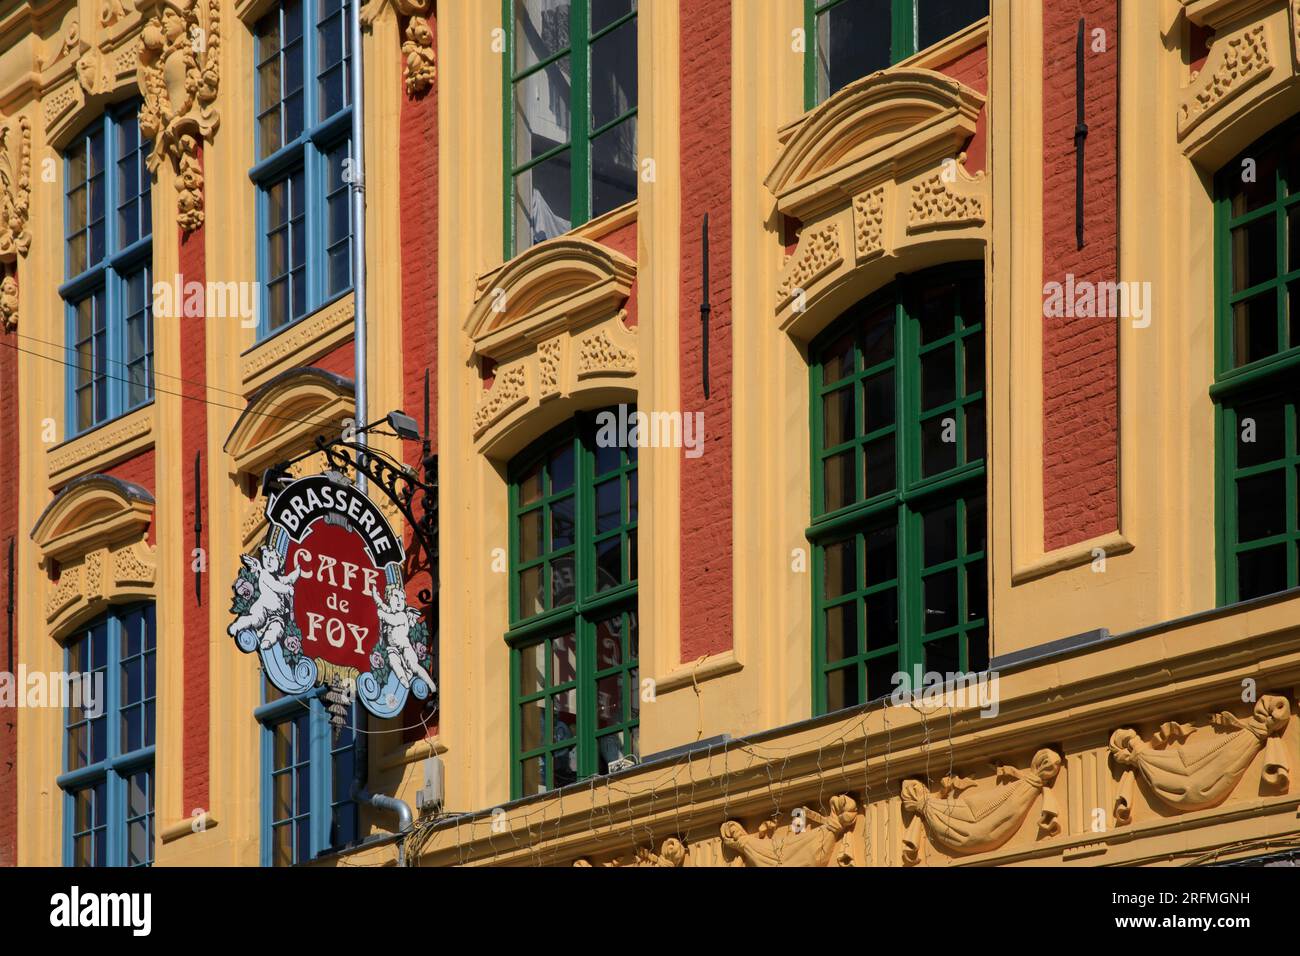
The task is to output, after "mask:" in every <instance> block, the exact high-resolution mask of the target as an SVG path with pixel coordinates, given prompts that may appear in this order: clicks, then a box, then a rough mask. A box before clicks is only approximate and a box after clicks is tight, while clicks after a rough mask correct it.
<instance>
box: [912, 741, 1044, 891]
mask: <svg viewBox="0 0 1300 956" xmlns="http://www.w3.org/2000/svg"><path fill="white" fill-rule="evenodd" d="M1060 771H1061V757H1060V755H1059V754H1057V753H1056V751H1054V750H1050V749H1047V748H1044V749H1042V750H1040V751H1038V753H1036V754H1034V758H1033V760H1032V761H1030V768H1029V769H1028V770H1017V769H1016V768H1015V767H1009V766H1002V767H998V770H997V778H996V783H995V784H994V785H993V786H991V787H990V786H982V785H977V784H976V783H975V782H974V781H972V780H970V779H968V778H966V777H944V778H943V781H942V783H941V789H940V793H939V795H938V796H935V795H934V794H931V793H930V789H929V787H927V786H926V785H925V784H924V783H923V782H922V781H920V780H905V781H903V787H902V798H903V810H904V811H905V812H907V813H910V814H912V821H911V823H910V824H909V825H908V827H907V830H906V832H905V833H904V834H903V863H904V864H905V865H906V866H915V865H916V864H917V863H918V862H920V859H921V831H922V828H924V830H925V833H926V835H927V836H928V837H929V839H930V842H931V843H932V844H934V845H935V846H938V847H940V848H942V849H944V850H946V851H948V852H950V853H956V854H963V855H969V854H972V853H983V852H985V851H987V850H996V849H997V848H998V847H1000V846H1002V845H1003V844H1005V843H1006V842H1007V841H1008V840H1010V839H1011V837H1012V836H1014V835H1015V833H1016V831H1018V830H1019V829H1020V827H1021V825H1022V824H1023V823H1024V820H1025V817H1026V816H1028V814H1029V810H1030V808H1031V807H1032V806H1033V805H1034V803H1035V802H1036V801H1037V800H1038V798H1039V795H1040V794H1041V795H1042V806H1041V808H1040V809H1039V812H1038V834H1039V836H1040V837H1046V836H1055V835H1056V834H1057V833H1060V832H1061V823H1060V808H1059V807H1058V806H1057V802H1056V799H1055V796H1054V795H1053V794H1052V791H1051V790H1050V789H1049V788H1050V785H1051V783H1052V781H1054V780H1055V779H1056V777H1057V775H1058V774H1059V773H1060Z"/></svg>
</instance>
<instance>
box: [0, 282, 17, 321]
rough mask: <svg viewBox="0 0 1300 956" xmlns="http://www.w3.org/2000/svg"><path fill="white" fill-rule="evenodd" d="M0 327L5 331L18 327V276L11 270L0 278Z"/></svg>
mask: <svg viewBox="0 0 1300 956" xmlns="http://www.w3.org/2000/svg"><path fill="white" fill-rule="evenodd" d="M0 327H3V328H4V330H5V331H6V332H12V331H13V330H14V329H16V328H17V327H18V278H17V276H15V275H14V274H13V273H11V272H7V273H6V274H5V277H4V278H3V279H0Z"/></svg>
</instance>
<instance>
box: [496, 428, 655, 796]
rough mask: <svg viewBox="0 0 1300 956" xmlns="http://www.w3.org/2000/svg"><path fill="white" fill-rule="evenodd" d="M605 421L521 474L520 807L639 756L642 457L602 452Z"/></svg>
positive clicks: (515, 612)
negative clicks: (639, 462)
mask: <svg viewBox="0 0 1300 956" xmlns="http://www.w3.org/2000/svg"><path fill="white" fill-rule="evenodd" d="M602 414H603V413H598V414H596V415H590V414H583V415H581V416H579V417H578V418H577V419H576V420H575V421H573V422H571V423H569V424H567V425H565V426H563V427H562V428H560V429H559V430H557V431H555V432H552V433H551V434H550V435H548V436H547V437H545V438H544V439H542V440H541V441H539V442H538V443H536V444H535V445H533V446H532V447H531V448H529V449H528V450H526V451H524V452H523V453H522V454H521V455H519V457H518V458H517V459H516V460H515V462H514V463H512V465H511V467H510V625H511V626H510V631H509V632H508V633H507V634H506V643H507V644H508V645H509V646H510V656H511V667H510V712H511V718H510V726H511V768H510V779H511V789H512V792H513V794H514V795H515V796H516V797H519V796H526V795H528V794H532V793H540V792H542V791H545V790H550V789H554V788H557V787H562V786H564V785H565V784H568V783H574V782H576V781H578V780H582V779H585V778H587V777H590V776H593V775H596V774H603V773H607V772H608V771H609V767H610V764H612V763H615V762H617V761H622V760H623V759H625V758H632V759H635V758H636V757H637V755H638V753H639V750H638V737H639V717H640V694H639V681H638V673H639V671H638V658H637V653H638V652H637V557H636V541H637V454H636V451H637V450H636V446H635V445H632V446H630V447H620V446H618V445H616V444H613V443H611V442H605V441H602V440H600V439H602V438H603V437H605V436H604V435H602V432H601V431H600V428H599V425H600V424H601V421H602ZM612 414H615V415H617V410H615V411H614V412H613V413H612ZM629 414H630V412H629Z"/></svg>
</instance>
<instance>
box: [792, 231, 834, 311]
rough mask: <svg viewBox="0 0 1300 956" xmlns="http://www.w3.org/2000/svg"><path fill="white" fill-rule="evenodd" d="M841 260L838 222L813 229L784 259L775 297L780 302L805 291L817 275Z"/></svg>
mask: <svg viewBox="0 0 1300 956" xmlns="http://www.w3.org/2000/svg"><path fill="white" fill-rule="evenodd" d="M843 261H844V252H843V250H842V248H841V246H840V226H839V223H836V222H831V223H827V224H826V225H825V226H822V227H821V228H820V229H814V230H812V231H811V232H809V233H808V234H807V235H805V236H803V237H801V238H800V240H799V247H798V249H796V250H795V252H794V254H793V255H791V256H787V257H786V260H785V268H784V269H783V270H782V272H781V283H780V285H778V286H777V290H776V295H777V298H778V299H779V300H780V301H781V302H785V301H786V300H787V299H789V298H791V297H792V296H793V295H795V293H796V292H797V291H798V290H800V289H807V287H808V285H809V283H811V282H812V281H813V280H814V279H816V278H817V277H818V276H820V275H822V274H823V273H824V272H826V271H828V270H830V269H833V268H835V267H836V266H837V265H839V264H840V263H841V262H843Z"/></svg>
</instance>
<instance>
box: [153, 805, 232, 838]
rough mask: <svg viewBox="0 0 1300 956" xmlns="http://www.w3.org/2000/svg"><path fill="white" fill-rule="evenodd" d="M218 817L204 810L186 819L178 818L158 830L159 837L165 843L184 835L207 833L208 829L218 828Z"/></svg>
mask: <svg viewBox="0 0 1300 956" xmlns="http://www.w3.org/2000/svg"><path fill="white" fill-rule="evenodd" d="M217 823H218V821H217V818H216V817H214V816H213V815H212V813H211V812H210V811H207V810H203V811H201V812H199V813H197V814H195V815H194V816H192V817H190V818H189V819H186V820H177V821H176V822H175V823H169V824H167V825H166V826H163V827H160V828H159V830H158V839H159V840H161V841H162V842H163V843H172V842H174V841H176V840H179V839H181V838H182V837H187V836H190V835H191V834H195V833H206V832H207V831H208V830H215V829H216V828H217Z"/></svg>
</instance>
